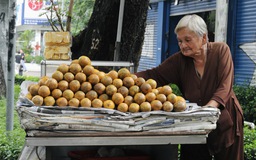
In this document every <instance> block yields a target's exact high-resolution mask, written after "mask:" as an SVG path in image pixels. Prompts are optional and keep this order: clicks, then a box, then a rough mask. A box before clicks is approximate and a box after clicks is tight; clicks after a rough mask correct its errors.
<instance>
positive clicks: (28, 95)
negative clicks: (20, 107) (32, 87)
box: [25, 92, 32, 100]
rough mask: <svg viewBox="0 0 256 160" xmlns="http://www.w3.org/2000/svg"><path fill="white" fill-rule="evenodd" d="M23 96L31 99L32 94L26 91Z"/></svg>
mask: <svg viewBox="0 0 256 160" xmlns="http://www.w3.org/2000/svg"><path fill="white" fill-rule="evenodd" d="M25 97H26V98H27V99H29V100H31V99H32V94H31V93H30V92H28V93H27V94H26V96H25Z"/></svg>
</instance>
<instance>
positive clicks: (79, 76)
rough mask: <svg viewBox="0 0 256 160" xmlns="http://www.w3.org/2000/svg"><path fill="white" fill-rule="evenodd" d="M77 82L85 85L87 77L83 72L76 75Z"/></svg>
mask: <svg viewBox="0 0 256 160" xmlns="http://www.w3.org/2000/svg"><path fill="white" fill-rule="evenodd" d="M75 80H78V81H79V82H80V83H83V82H85V81H86V75H85V74H84V73H82V72H78V73H77V74H76V75H75Z"/></svg>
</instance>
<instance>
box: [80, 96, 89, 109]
mask: <svg viewBox="0 0 256 160" xmlns="http://www.w3.org/2000/svg"><path fill="white" fill-rule="evenodd" d="M80 105H81V107H91V100H90V99H89V98H83V99H82V100H81V101H80Z"/></svg>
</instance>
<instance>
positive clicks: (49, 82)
mask: <svg viewBox="0 0 256 160" xmlns="http://www.w3.org/2000/svg"><path fill="white" fill-rule="evenodd" d="M45 85H46V86H48V87H49V89H50V90H51V91H52V90H54V89H56V88H57V87H58V82H57V80H56V79H54V78H48V80H47V81H46V82H45Z"/></svg>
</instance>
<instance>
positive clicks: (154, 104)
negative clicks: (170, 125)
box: [150, 100, 163, 111]
mask: <svg viewBox="0 0 256 160" xmlns="http://www.w3.org/2000/svg"><path fill="white" fill-rule="evenodd" d="M150 104H151V107H152V109H153V110H154V111H157V110H161V109H162V107H163V104H162V102H160V101H159V100H153V101H152V102H151V103H150Z"/></svg>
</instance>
